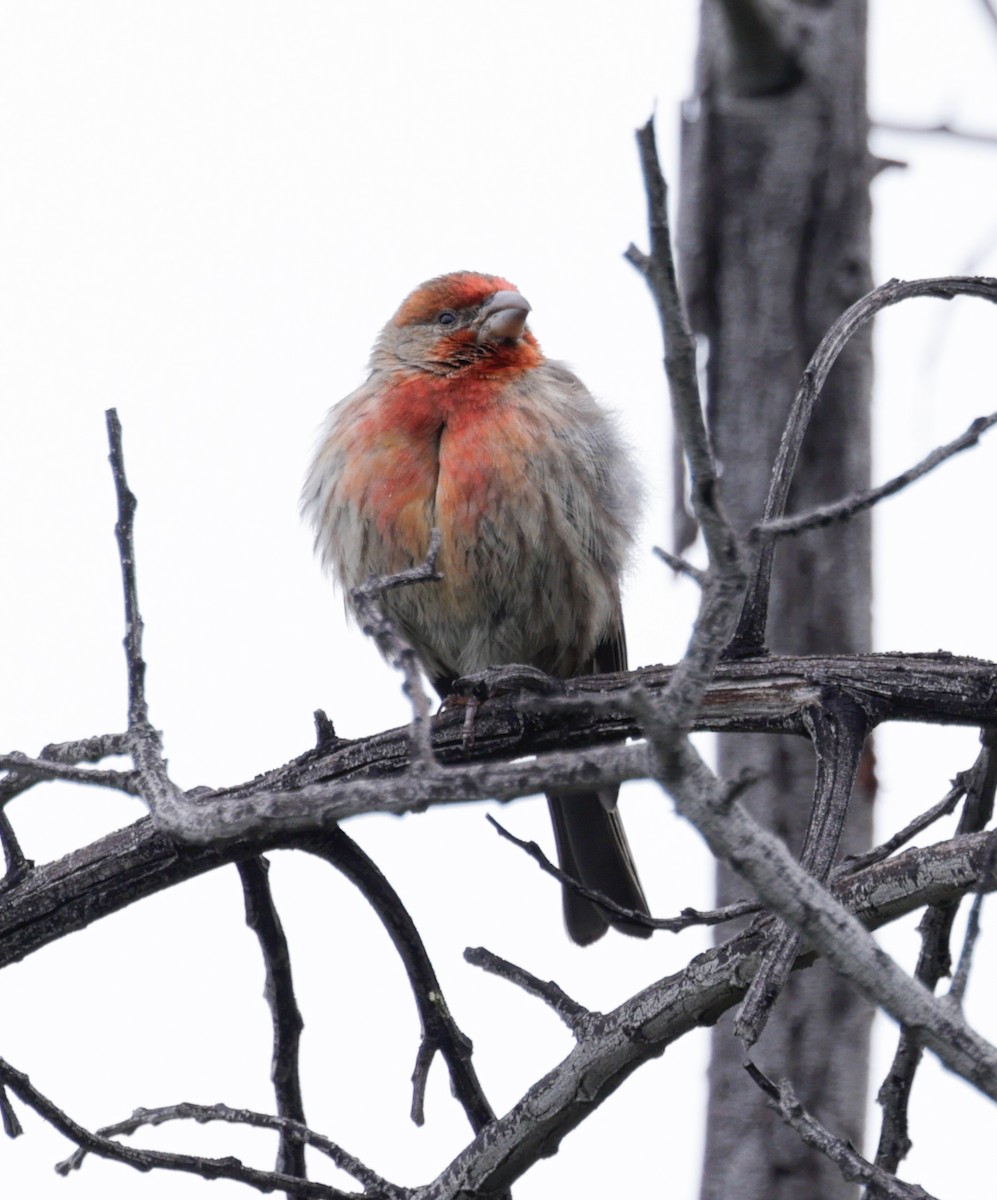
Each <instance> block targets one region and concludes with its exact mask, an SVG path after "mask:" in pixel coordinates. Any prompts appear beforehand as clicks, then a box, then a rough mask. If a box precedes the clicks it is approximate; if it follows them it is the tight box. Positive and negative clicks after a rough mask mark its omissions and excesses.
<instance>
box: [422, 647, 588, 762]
mask: <svg viewBox="0 0 997 1200" xmlns="http://www.w3.org/2000/svg"><path fill="white" fill-rule="evenodd" d="M563 691H564V683H563V682H562V681H561V680H560V679H554V678H553V676H551V675H548V674H547V672H546V671H541V670H540V669H539V667H531V666H528V665H527V664H525V663H511V664H510V665H508V666H503V667H489V668H488V669H487V670H485V671H475V672H474V674H473V675H463V676H461V678H460V679H455V680H454V682H453V685H452V691H451V692H450V695H449V696H447V698H446V699H445V700H444V701H443V708H444V709H448V708H454V707H456V706H457V705H458V704H462V705H464V706H465V707H464V726H463V730H462V732H461V746H462V748H463V749H464V750H465V751H466V750H469V749H470V748H471V747H472V746H473V745H474V723H475V720H476V719H477V716H478V709H479V708H480V707H481V703H482V701H483V700H491V699H492V698H493V697H495V696H502V695H509V694H511V693H513V692H532V693H533V694H534V695H539V696H552V695H556V694H558V693H560V692H563Z"/></svg>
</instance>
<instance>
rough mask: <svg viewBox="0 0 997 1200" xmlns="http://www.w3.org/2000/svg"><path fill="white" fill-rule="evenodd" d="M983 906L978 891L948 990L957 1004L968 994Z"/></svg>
mask: <svg viewBox="0 0 997 1200" xmlns="http://www.w3.org/2000/svg"><path fill="white" fill-rule="evenodd" d="M982 906H983V893H982V892H977V894H976V895H975V896H974V897H973V903H972V905H971V906H970V909H969V917H968V919H967V921H966V936H965V937H964V938H963V942H962V951H961V953H960V955H959V963H958V966H957V967H956V969H955V974H954V975H953V976H952V984H951V986H950V987H949V990H948V998H949V999H950V1000H952V1001H953V1002H954V1003H955V1004H958V1005H960V1006H961V1005H962V1001H963V997H964V996H965V995H966V985H967V984H968V983H969V968H970V966H971V965H972V962H973V951H974V950H975V948H976V941H977V939H978V938H979V936H980V909H981V908H982Z"/></svg>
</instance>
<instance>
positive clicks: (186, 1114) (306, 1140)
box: [56, 1101, 406, 1198]
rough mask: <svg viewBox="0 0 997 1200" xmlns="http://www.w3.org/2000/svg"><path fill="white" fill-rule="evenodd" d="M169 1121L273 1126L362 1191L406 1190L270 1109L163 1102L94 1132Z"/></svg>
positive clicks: (61, 1167) (129, 1130)
mask: <svg viewBox="0 0 997 1200" xmlns="http://www.w3.org/2000/svg"><path fill="white" fill-rule="evenodd" d="M169 1121H196V1122H197V1124H198V1125H207V1124H209V1123H210V1122H211V1121H224V1122H226V1123H227V1124H229V1125H246V1126H248V1127H249V1128H251V1129H276V1130H278V1131H279V1132H280V1133H281V1134H282V1135H286V1136H287V1137H288V1138H289V1139H291V1140H293V1141H295V1142H297V1143H298V1144H299V1145H301V1146H313V1147H314V1148H315V1149H316V1150H318V1151H319V1153H320V1154H324V1155H325V1156H326V1157H327V1158H329V1159H331V1161H332V1162H334V1163H335V1164H336V1166H337V1167H339V1168H340V1170H342V1171H345V1172H346V1173H347V1174H348V1175H351V1176H352V1177H353V1178H354V1179H355V1180H356V1181H357V1183H359V1184H361V1185H362V1186H363V1188H364V1190H365V1191H377V1192H379V1193H381V1194H382V1195H384V1196H385V1197H386V1198H387V1197H399V1198H400V1197H402V1196H404V1195H405V1194H406V1189H404V1188H398V1187H395V1185H394V1184H391V1183H389V1182H388V1181H387V1180H386V1179H382V1178H381V1176H380V1175H378V1174H377V1173H376V1172H375V1171H372V1170H371V1169H370V1168H369V1167H367V1166H365V1165H364V1164H363V1163H362V1162H360V1160H359V1159H358V1158H356V1157H355V1156H354V1155H352V1154H350V1153H349V1151H348V1150H344V1149H343V1147H342V1146H340V1145H338V1144H337V1143H336V1142H333V1141H331V1140H330V1139H329V1138H327V1137H325V1136H323V1135H322V1134H321V1133H316V1132H315V1130H313V1129H309V1128H308V1126H307V1125H304V1124H302V1123H301V1122H300V1121H294V1120H292V1119H291V1118H290V1117H276V1116H274V1115H273V1114H272V1113H260V1112H254V1111H253V1110H252V1109H248V1108H230V1107H229V1105H227V1104H191V1103H190V1102H189V1101H182V1102H181V1103H180V1104H164V1105H162V1106H160V1107H157V1108H137V1109H136V1110H135V1111H134V1112H133V1113H132V1115H131V1116H130V1117H128V1118H126V1119H125V1120H124V1121H118V1122H116V1123H115V1124H114V1125H107V1126H105V1127H104V1128H103V1129H98V1130H97V1133H98V1135H99V1136H101V1137H119V1136H120V1135H122V1134H125V1135H131V1134H133V1133H136V1132H137V1131H138V1130H139V1129H143V1128H144V1127H145V1126H147V1125H148V1126H150V1127H155V1126H158V1125H165V1124H166V1123H167V1122H169ZM86 1153H87V1152H86V1151H85V1150H76V1151H74V1152H73V1153H72V1154H71V1155H70V1156H69V1158H67V1159H64V1160H63V1162H61V1163H59V1164H58V1166H57V1167H56V1170H57V1171H58V1172H59V1174H60V1175H67V1174H68V1173H69V1172H70V1171H77V1170H79V1168H80V1166H81V1165H82V1164H83V1160H84V1159H85V1158H86Z"/></svg>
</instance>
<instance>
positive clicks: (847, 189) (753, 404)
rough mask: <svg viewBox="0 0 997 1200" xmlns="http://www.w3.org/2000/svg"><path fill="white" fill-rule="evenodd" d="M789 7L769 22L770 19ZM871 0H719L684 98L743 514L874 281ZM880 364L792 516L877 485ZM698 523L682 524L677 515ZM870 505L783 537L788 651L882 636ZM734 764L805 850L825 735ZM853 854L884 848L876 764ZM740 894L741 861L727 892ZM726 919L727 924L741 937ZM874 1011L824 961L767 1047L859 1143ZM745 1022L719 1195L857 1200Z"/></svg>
mask: <svg viewBox="0 0 997 1200" xmlns="http://www.w3.org/2000/svg"><path fill="white" fill-rule="evenodd" d="M776 12H777V13H778V15H773V14H774V13H776ZM865 34H866V3H865V0H826V2H825V3H820V4H817V3H813V2H812V0H811V2H803V0H798V2H788V3H786V4H783V5H780V7H779V8H778V10H776V9H775V7H774V6H772V7H771V9H770V8H769V6H768V5H767V4H765V3H763V2H762V0H753V2H748V0H729V2H728V3H723V2H722V0H705V3H704V4H703V8H702V28H701V39H700V47H699V54H698V61H697V95H696V97H695V99H694V100H693V101H692V102H691V103H690V105H689V106H688V108H687V112H686V118H685V128H684V142H683V171H682V180H681V198H680V253H681V260H682V267H683V275H684V283H685V287H686V294H687V297H688V301H689V307H690V316H691V319H692V322H693V326H694V328H695V329H696V331H697V332H698V333H701V334H703V335H705V336H706V337H707V339H708V341H709V362H708V366H707V383H708V397H709V415H710V421H711V426H712V431H713V436H714V439H715V447H716V452H717V456H718V458H719V460H720V462H721V464H722V469H723V481H724V499H725V503H726V505H727V508H728V511H729V513H730V515H731V517H732V519H733V520H734V522H735V524H737V525H738V526H739V527H740V528H742V529H745V528H747V527H748V526H749V525H750V524H751V523H752V522H754V521H755V520H757V519H758V517H759V515H760V514H761V511H762V506H763V503H764V499H765V493H766V490H767V487H768V482H769V474H770V469H771V465H772V462H773V460H774V457H775V453H776V449H777V447H778V444H779V438H780V435H781V433H782V429H783V425H784V423H785V419H786V415H787V412H788V408H789V405H790V402H791V400H792V398H793V395H794V392H795V390H796V386H797V384H798V382H799V379H800V375H801V373H802V371H803V368H804V367H805V365H806V362H807V360H808V358H809V356H810V355H811V353H812V352H813V350H814V349H815V348H816V346H817V343H818V342H819V340H820V338H821V336H822V335H823V334H824V333H825V332H826V330H827V328H828V326H830V324H831V322H832V321H833V320H834V319H835V318H836V317H837V316H838V315H839V314H840V313H841V312H842V311H843V310H844V309H845V308H846V307H847V306H848V305H850V304H851V303H852V302H853V301H854V300H856V299H858V298H859V296H861V295H862V294H864V293H865V292H866V291H868V290H869V288H870V287H871V276H870V266H869V221H870V203H869V179H870V167H869V157H868V151H867V144H866V133H867V116H866V109H865ZM870 390H871V358H870V346H869V339H868V337H865V338H862V337H859V338H856V339H854V340H853V342H852V344H851V345H850V346H849V347H848V349H847V350H846V351H845V353H844V354H843V355H842V357H841V359H840V361H839V363H838V365H837V366H836V367H835V369H834V371H833V372H832V375H831V378H830V380H829V384H828V387H827V390H826V391H825V394H824V399H823V400H822V402H821V405H820V407H819V408H818V410H817V413H816V415H815V417H814V420H813V423H812V425H811V428H810V431H809V433H808V434H807V438H806V441H805V444H804V448H803V453H802V456H801V460H800V464H799V467H798V469H797V475H796V480H795V483H794V486H793V493H792V495H791V497H790V502H789V507H788V511H790V512H793V511H796V510H798V509H801V508H804V507H809V506H811V505H814V504H817V503H819V502H822V501H826V500H829V499H832V498H836V497H839V496H841V495H843V494H846V493H848V492H850V491H852V490H855V489H859V488H863V487H866V486H868V482H869V462H870V416H869V406H870ZM678 524H680V521H679V522H677V525H678ZM870 606H871V545H870V528H869V523H868V520H867V519H865V518H862V519H859V520H857V521H852V522H850V523H848V524H845V525H838V526H835V527H833V528H831V529H826V530H823V531H821V532H818V533H811V534H807V535H805V536H804V537H800V538H796V539H791V540H789V541H788V542H787V541H784V542H783V543H781V545H780V548H779V550H778V552H777V555H776V564H775V575H774V586H773V592H772V603H771V609H770V618H769V628H768V644H769V648H770V649H771V650H772V651H778V652H792V653H797V654H800V653H815V652H821V651H832V650H833V651H835V652H839V653H840V652H863V651H866V650H868V649H869V647H870V640H871V619H870ZM719 765H720V770H721V773H722V774H723V775H724V776H725V777H727V778H730V777H732V776H734V775H736V774H737V773H738V772H740V771H741V770H743V769H744V768H746V767H747V768H750V769H751V770H752V772H753V773H754V775H755V776H756V777H757V778H758V780H759V782H758V783H756V784H755V786H754V787H753V788H752V789H751V791H750V793H749V795H748V798H747V803H748V804H749V805H750V806H751V808H752V810H753V812H754V813H755V814H756V815H757V816H758V817H759V818H760V819H761V820H763V821H764V822H765V823H766V824H767V825H768V826H769V827H770V828H772V829H774V830H775V831H776V832H778V833H779V834H780V835H781V836H783V837H784V838H785V839H786V841H787V843H788V844H789V846H790V847H791V848H792V849H793V850H794V851H797V852H798V850H799V848H800V845H801V842H802V837H803V832H804V828H805V824H806V819H807V814H808V810H809V798H810V796H811V793H812V788H813V775H814V759H813V752H812V749H811V747H810V745H809V744H808V743H806V742H804V741H802V740H800V739H794V738H789V737H778V738H777V737H760V736H757V735H724V736H723V737H721V739H720V747H719ZM859 786H860V789H862V790H860V791H859V792H857V794H856V795H855V796H854V797H853V801H852V806H851V812H850V815H849V823H848V828H847V830H846V833H845V837H844V838H843V843H842V852H843V853H850V852H854V851H856V850H857V849H859V848H861V847H864V846H866V845H867V844H868V841H869V838H870V833H871V822H872V813H871V800H872V791H873V783H872V773H871V770H868V771H863V772H862V773H861V774H860V785H859ZM742 894H743V885H740V884H738V883H737V882H736V881H735V880H734V879H733V877H732V876H731V875H730V874H729V873H728V872H726V871H721V873H720V875H719V878H718V903H721V904H724V903H727V902H728V901H729V900H731V899H733V898H735V897H736V896H738V895H742ZM728 934H729V929H725V930H724V931H723V932H722V933H721V934H720V936H722V937H726V936H728ZM870 1022H871V1013H870V1011H869V1009H868V1006H866V1005H865V1004H864V1003H863V1002H862V1001H861V1000H859V998H858V997H857V996H855V995H854V994H853V993H852V992H851V991H850V990H849V989H848V987H847V986H845V985H844V984H843V983H842V982H841V981H839V980H838V979H837V978H836V977H835V976H834V975H833V974H832V973H830V972H829V971H828V970H827V969H826V968H824V967H818V968H816V969H814V970H812V971H807V972H802V973H800V974H798V975H797V976H796V977H795V978H793V979H792V980H791V981H790V983H789V985H788V987H787V988H786V990H785V992H784V993H783V995H782V997H781V998H780V1000H779V1002H778V1004H777V1006H776V1008H775V1011H774V1013H773V1016H772V1019H771V1020H770V1022H769V1025H768V1027H767V1029H766V1030H765V1033H764V1034H763V1036H762V1038H761V1040H760V1041H759V1043H758V1044H757V1045H756V1046H755V1047H754V1048H753V1050H752V1056H753V1057H754V1058H755V1060H756V1061H757V1062H758V1063H759V1065H760V1066H761V1067H762V1069H763V1070H765V1071H766V1072H767V1073H768V1074H769V1075H770V1076H772V1077H776V1078H779V1077H781V1076H788V1077H789V1078H790V1079H791V1080H792V1082H793V1083H794V1085H795V1087H796V1089H797V1092H798V1094H799V1096H800V1098H801V1100H802V1101H803V1102H804V1104H806V1105H807V1106H808V1107H809V1108H810V1109H811V1110H812V1111H813V1112H814V1113H815V1115H817V1116H818V1117H819V1118H820V1119H821V1120H822V1121H824V1122H825V1123H826V1124H827V1125H828V1126H829V1127H830V1128H831V1129H832V1130H833V1131H834V1132H835V1133H838V1134H840V1135H842V1136H844V1137H847V1138H849V1139H850V1140H851V1141H852V1142H853V1143H854V1144H855V1145H856V1146H859V1145H861V1142H862V1135H863V1127H864V1119H865V1095H866V1074H867V1060H868V1040H869V1027H870ZM744 1057H745V1054H744V1050H743V1047H742V1046H741V1044H740V1043H739V1042H738V1041H737V1039H736V1038H735V1037H734V1034H733V1028H732V1021H731V1019H730V1018H729V1017H728V1018H725V1019H724V1020H722V1021H721V1022H720V1023H719V1024H718V1025H717V1027H716V1029H715V1031H714V1036H713V1044H712V1060H711V1064H710V1100H709V1116H708V1132H707V1141H706V1159H705V1165H704V1174H703V1183H702V1191H701V1197H702V1200H721V1198H723V1200H734V1198H735V1197H736V1200H800V1197H804V1196H805V1197H807V1200H852V1198H853V1197H854V1196H855V1195H856V1191H855V1188H854V1187H853V1186H852V1185H851V1184H847V1183H845V1182H844V1181H843V1180H842V1178H841V1177H840V1175H839V1174H838V1172H837V1170H836V1168H835V1167H834V1166H832V1165H831V1163H830V1162H829V1161H828V1160H827V1159H825V1158H823V1157H821V1156H819V1155H817V1154H815V1153H814V1152H812V1151H810V1150H807V1149H806V1148H805V1147H804V1146H803V1145H802V1144H801V1143H800V1142H799V1140H798V1138H797V1136H796V1135H795V1134H794V1133H792V1132H791V1131H790V1130H789V1129H787V1128H786V1127H785V1126H783V1125H782V1124H781V1123H780V1121H779V1119H778V1117H777V1116H776V1115H775V1113H773V1112H772V1111H771V1109H770V1108H769V1106H768V1103H767V1101H766V1099H765V1097H764V1096H763V1095H762V1093H761V1092H760V1091H759V1090H758V1089H757V1088H756V1086H755V1085H754V1084H753V1083H752V1082H751V1080H750V1079H749V1078H748V1077H747V1075H746V1074H745V1072H744V1070H743V1067H742V1063H743V1061H744Z"/></svg>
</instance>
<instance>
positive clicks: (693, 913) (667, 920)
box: [485, 813, 761, 933]
mask: <svg viewBox="0 0 997 1200" xmlns="http://www.w3.org/2000/svg"><path fill="white" fill-rule="evenodd" d="M485 820H487V821H488V822H489V823H490V824H491V825H492V826H493V827H494V828H495V830H496V831H497V832H498V833H499V834H500V835H501V836H502V837H504V838H505V839H506V840H507V841H510V842H512V844H513V845H514V846H518V847H519V849H520V850H522V851H524V852H525V853H526V854H528V855H529V856H530V858H532V859H533V861H534V862H535V863H536V864H537V865H538V866H539V867H540V869H541V870H542V871H545V872H546V873H547V874H548V875H550V876H551V877H552V878H553V879H556V880H557V881H558V882H559V883H561V884H563V885H564V886H565V887H570V888H572V889H574V891H576V892H577V893H578V894H579V896H584V897H585V899H586V900H591V901H592V902H593V904H598V905H599V907H600V908H604V909H605V910H606V911H607V912H609V913H612V914H613V916H616V917H622V918H624V919H625V920H628V921H633V922H634V923H635V924H639V925H644V926H646V927H647V928H648V929H663V930H665V931H666V932H667V933H680V932H681V931H682V930H683V929H689V928H691V927H692V926H694V925H700V926H701V925H721V924H723V923H724V922H725V921H736V920H738V919H740V918H741V917H749V916H752V915H753V914H754V913H756V912H758V911H759V910H760V908H761V905H759V904H757V903H755V902H754V901H753V900H739V901H738V902H737V903H736V904H728V905H727V906H726V907H725V908H718V909H713V910H711V911H708V912H701V911H699V910H698V909H695V908H684V909H683V910H682V912H681V915H679V916H677V917H649V916H647V915H646V914H644V913H639V912H637V911H635V910H634V909H630V908H625V907H624V906H623V905H622V904H617V903H616V901H615V900H612V899H610V897H609V896H604V895H603V894H602V892H597V891H596V890H595V889H594V888H588V887H586V886H585V885H584V884H583V883H579V882H578V880H577V879H574V878H573V877H572V876H571V875H569V874H568V873H567V872H566V871H562V870H561V868H560V867H558V866H556V865H555V864H554V863H552V862H551V860H550V859H549V858H548V857H547V855H546V854H544V852H543V850H542V849H541V848H540V847H539V846H538V845H537V843H536V842H531V841H525V840H524V839H523V838H518V837H516V835H515V834H514V833H511V832H510V831H509V830H508V829H506V828H505V827H504V826H503V825H502V824H501V823H500V822H498V821H497V820H496V819H495V818H494V817H493V816H492V815H491V813H486V814H485Z"/></svg>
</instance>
